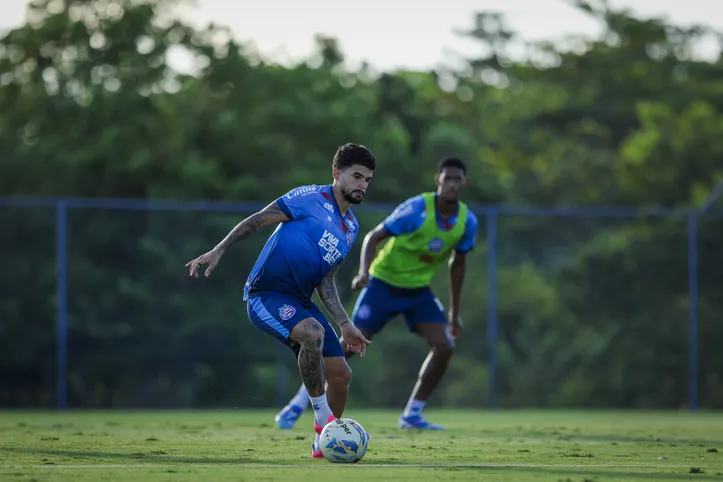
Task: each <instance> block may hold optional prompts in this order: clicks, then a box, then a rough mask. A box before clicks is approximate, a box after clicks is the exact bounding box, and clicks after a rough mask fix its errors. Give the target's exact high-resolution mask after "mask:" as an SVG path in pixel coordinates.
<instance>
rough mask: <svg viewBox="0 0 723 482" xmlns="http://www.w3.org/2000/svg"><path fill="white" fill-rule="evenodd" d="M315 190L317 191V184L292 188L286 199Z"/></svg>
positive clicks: (305, 194)
mask: <svg viewBox="0 0 723 482" xmlns="http://www.w3.org/2000/svg"><path fill="white" fill-rule="evenodd" d="M314 192H316V186H302V187H297V188H296V189H292V190H291V191H289V193H288V194H287V195H286V196H284V197H285V198H286V199H293V198H295V197H298V196H307V195H309V194H311V193H314Z"/></svg>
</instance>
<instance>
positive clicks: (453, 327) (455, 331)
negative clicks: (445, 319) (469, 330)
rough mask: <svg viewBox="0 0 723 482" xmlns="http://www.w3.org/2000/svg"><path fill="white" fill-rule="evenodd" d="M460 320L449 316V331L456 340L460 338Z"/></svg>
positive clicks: (457, 317)
mask: <svg viewBox="0 0 723 482" xmlns="http://www.w3.org/2000/svg"><path fill="white" fill-rule="evenodd" d="M462 326H463V325H462V318H461V317H459V316H453V315H452V313H450V314H449V331H450V332H451V333H452V338H454V339H455V340H458V339H459V337H460V336H462Z"/></svg>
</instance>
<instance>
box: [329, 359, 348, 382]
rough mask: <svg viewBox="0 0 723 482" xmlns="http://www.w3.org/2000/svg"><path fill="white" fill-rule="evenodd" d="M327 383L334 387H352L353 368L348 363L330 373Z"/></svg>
mask: <svg viewBox="0 0 723 482" xmlns="http://www.w3.org/2000/svg"><path fill="white" fill-rule="evenodd" d="M326 382H327V383H328V384H329V385H330V386H333V387H346V388H349V386H350V385H351V367H350V366H349V365H347V364H346V363H345V364H343V365H340V366H339V367H337V368H336V369H335V370H334V371H333V372H332V373H329V374H328V375H327V378H326Z"/></svg>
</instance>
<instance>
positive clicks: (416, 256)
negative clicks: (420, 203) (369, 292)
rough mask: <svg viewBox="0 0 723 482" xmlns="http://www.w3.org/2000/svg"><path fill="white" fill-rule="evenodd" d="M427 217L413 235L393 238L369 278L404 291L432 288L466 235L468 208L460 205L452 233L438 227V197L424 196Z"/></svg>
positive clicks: (462, 204) (370, 271)
mask: <svg viewBox="0 0 723 482" xmlns="http://www.w3.org/2000/svg"><path fill="white" fill-rule="evenodd" d="M422 197H423V198H424V201H425V205H426V209H427V215H426V216H425V218H424V223H423V224H422V226H421V227H420V228H419V229H418V230H416V231H414V232H413V233H409V234H403V235H401V236H395V237H393V238H391V239H390V240H389V241H387V243H386V244H385V245H384V247H383V248H382V249H381V250H380V251H379V254H378V255H377V257H376V258H375V259H374V261H373V262H372V265H371V267H370V268H369V274H370V275H371V276H373V277H374V278H379V279H380V280H382V281H384V282H386V283H389V284H390V285H393V286H398V287H401V288H420V287H423V286H429V285H430V284H431V283H432V278H434V275H435V274H436V272H437V270H438V269H439V267H440V266H441V265H442V263H444V262H445V261H446V260H447V258H448V257H449V255H450V254H451V253H452V250H453V249H454V248H455V246H457V243H459V240H460V239H461V238H462V236H463V235H464V228H465V224H466V222H467V205H466V204H464V203H463V202H461V201H460V203H459V216H458V217H457V222H456V223H455V224H454V226H453V227H452V229H450V230H449V231H444V230H442V229H440V228H439V226H437V216H436V208H435V205H434V200H435V196H434V193H433V192H430V193H424V194H422Z"/></svg>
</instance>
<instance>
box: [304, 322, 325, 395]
mask: <svg viewBox="0 0 723 482" xmlns="http://www.w3.org/2000/svg"><path fill="white" fill-rule="evenodd" d="M302 323H303V324H304V326H303V328H304V331H303V334H302V335H301V336H300V337H299V340H298V342H299V344H300V345H301V349H300V350H299V360H298V361H299V372H300V373H301V378H302V379H303V380H304V385H306V389H307V390H308V391H309V395H311V396H312V397H318V396H321V394H323V393H324V358H323V356H322V354H321V349H322V347H323V344H324V329H323V328H322V327H321V325H320V324H319V323H318V322H316V321H314V320H304V321H303V322H302Z"/></svg>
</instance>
